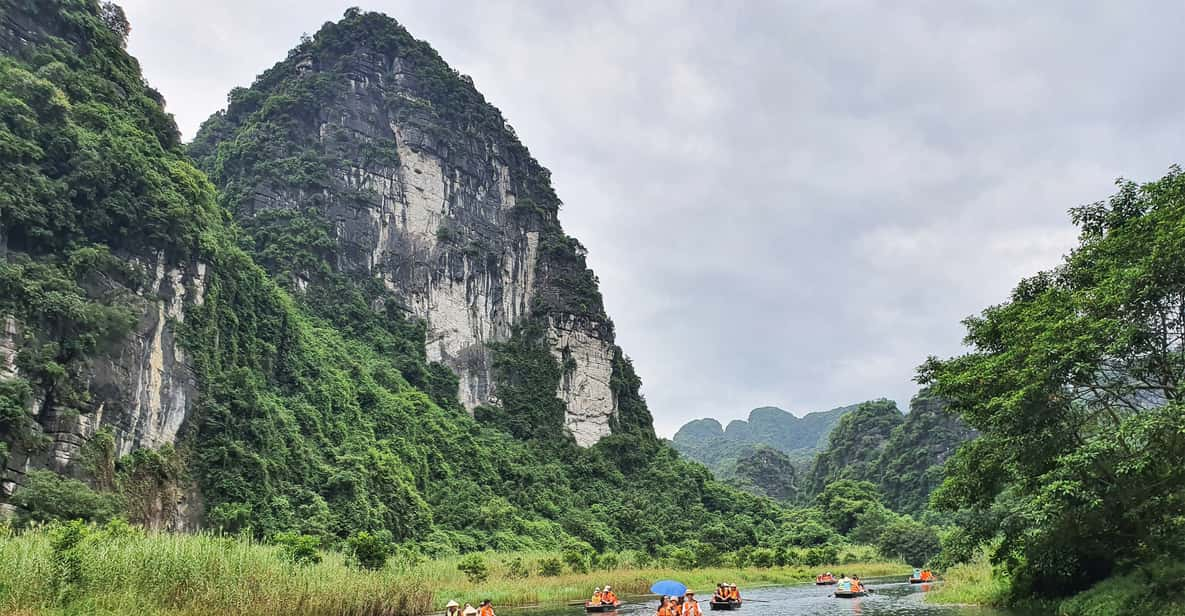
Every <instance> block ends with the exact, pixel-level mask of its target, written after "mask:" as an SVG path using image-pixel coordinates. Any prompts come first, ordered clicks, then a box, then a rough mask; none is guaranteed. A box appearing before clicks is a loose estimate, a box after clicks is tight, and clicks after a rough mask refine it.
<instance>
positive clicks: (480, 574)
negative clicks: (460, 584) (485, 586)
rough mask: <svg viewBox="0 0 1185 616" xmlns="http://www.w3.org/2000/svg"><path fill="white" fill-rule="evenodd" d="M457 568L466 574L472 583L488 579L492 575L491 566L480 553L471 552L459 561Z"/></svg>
mask: <svg viewBox="0 0 1185 616" xmlns="http://www.w3.org/2000/svg"><path fill="white" fill-rule="evenodd" d="M457 570H458V571H460V572H461V573H464V574H465V577H466V578H467V579H468V580H469V581H470V582H472V583H474V584H476V583H478V582H484V581H486V578H488V577H490V566H489V565H488V564H487V563H486V560H485V559H484V558H482V557H481V555H480V554H470V555H468V556H466V557H465V558H462V559H461V561H460V562H458V563H457Z"/></svg>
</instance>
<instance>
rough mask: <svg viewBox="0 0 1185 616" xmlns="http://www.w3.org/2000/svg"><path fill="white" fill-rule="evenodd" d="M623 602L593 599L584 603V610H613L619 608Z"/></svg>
mask: <svg viewBox="0 0 1185 616" xmlns="http://www.w3.org/2000/svg"><path fill="white" fill-rule="evenodd" d="M619 605H621V602H620V601H618V602H616V603H593V602H591V601H589V602H586V603H585V604H584V611H586V612H612V611H615V610H616V609H617V606H619Z"/></svg>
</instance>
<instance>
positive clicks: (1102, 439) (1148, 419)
mask: <svg viewBox="0 0 1185 616" xmlns="http://www.w3.org/2000/svg"><path fill="white" fill-rule="evenodd" d="M1071 216H1072V219H1073V220H1074V222H1075V223H1076V224H1077V225H1078V227H1079V229H1080V231H1081V233H1080V241H1079V244H1078V246H1077V247H1076V248H1075V249H1074V250H1073V251H1072V252H1071V253H1070V254H1069V256H1067V257H1066V258H1065V261H1064V262H1063V263H1062V264H1061V265H1060V266H1058V267H1057V268H1055V269H1052V270H1049V271H1045V272H1040V273H1038V274H1036V275H1034V276H1032V277H1030V278H1027V279H1025V280H1023V281H1021V282H1020V283H1019V284H1018V285H1017V287H1016V289H1015V290H1014V291H1013V292H1012V295H1011V297H1009V298H1008V301H1006V302H1004V303H1002V304H1000V305H997V306H993V307H991V308H988V309H986V310H984V311H983V313H982V314H981V315H979V316H976V317H971V318H969V319H967V321H966V325H967V332H968V333H967V343H968V344H969V345H970V346H971V347H972V349H973V350H972V352H970V353H968V354H966V355H963V356H959V357H955V358H952V359H947V360H939V359H934V358H932V359H930V360H929V361H928V362H927V363H926V364H925V365H924V366H922V368H921V370H920V380H921V381H922V382H923V383H925V384H928V385H930V386H931V388H932V390H933V391H934V393H935V394H937V395H939V396H941V397H942V398H943V399H945V400H947V401H948V403H949V404H950V407H951V409H952V410H953V411H954V412H957V413H959V414H960V415H961V416H962V417H963V419H964V420H965V421H966V422H967V423H968V424H969V425H971V426H972V427H973V428H975V429H976V430H978V431H979V436H978V438H977V439H975V440H973V441H971V442H970V443H968V444H966V445H964V446H963V447H962V448H961V449H960V450H959V451H958V453H957V455H956V456H955V457H954V458H953V459H952V461H951V462H950V463H948V464H947V468H946V478H945V481H944V483H943V484H942V486H941V487H940V488H939V489H938V490H937V491H936V492H935V494H934V495H933V499H932V503H933V504H934V505H935V506H937V507H938V508H939V509H942V510H945V511H947V512H948V513H949V514H950V515H953V516H955V519H956V520H957V521H958V527H959V530H958V531H957V532H954V533H951V534H950V535H948V536H947V537H946V540H945V542H944V553H943V556H942V557H941V558H940V560H942V561H944V562H948V563H953V562H959V561H967V560H971V559H972V558H973V557H974V556H975V555H976V554H977V553H978V552H979V550H980V549H981V547H982V546H987V547H988V550H989V557H990V562H991V564H992V565H993V567H992V569H991V573H992V575H991V576H990V577H986V578H985V577H984V575H983V573H984V570H983V569H977V570H975V571H974V573H975V575H976V576H978V577H977V578H975V579H978V580H980V581H982V583H983V584H984V585H985V588H986V590H983V591H977V592H983V593H984V596H989V597H993V598H994V597H996V596H997V593H1000V594H1003V595H1004V597H1003V601H1005V602H1008V603H1023V602H1028V601H1034V600H1036V601H1049V602H1056V601H1064V600H1065V598H1067V597H1069V596H1071V595H1075V594H1078V593H1083V594H1081V595H1079V596H1078V597H1075V598H1074V599H1071V600H1069V601H1065V602H1064V603H1062V608H1061V609H1062V611H1063V613H1066V614H1107V615H1109V614H1144V613H1166V612H1155V611H1152V610H1146V609H1145V608H1144V607H1141V606H1147V605H1153V604H1159V603H1173V602H1180V601H1181V594H1180V592H1179V591H1178V590H1177V589H1178V588H1179V582H1180V579H1181V577H1180V575H1178V576H1177V578H1175V579H1176V583H1175V584H1173V583H1169V584H1165V585H1158V584H1157V582H1156V580H1158V579H1161V578H1159V575H1160V572H1161V571H1174V572H1178V573H1179V572H1180V567H1179V566H1175V565H1174V566H1163V567H1156V566H1154V565H1152V564H1151V563H1158V562H1160V563H1180V562H1182V561H1185V498H1182V495H1185V406H1183V405H1185V174H1183V173H1182V172H1181V170H1180V169H1178V168H1174V169H1173V170H1172V171H1171V172H1170V173H1169V174H1168V175H1166V176H1165V177H1164V178H1162V179H1160V180H1157V181H1154V182H1150V183H1147V184H1142V185H1141V184H1135V183H1132V182H1122V183H1120V185H1119V191H1118V192H1117V193H1116V194H1115V195H1114V196H1113V197H1111V198H1110V199H1109V200H1108V201H1106V202H1099V203H1095V204H1091V205H1087V206H1083V207H1079V208H1075V209H1074V210H1072V212H1071ZM957 571H959V569H957V568H954V569H951V570H950V571H949V572H948V576H949V573H951V572H957ZM956 579H957V578H956ZM999 580H1002V581H999ZM972 585H974V584H972ZM1162 586H1163V587H1162ZM956 590H957V585H956V586H955V587H953V588H952V589H951V591H950V592H951V593H955V592H956ZM968 592H969V591H968ZM939 596H941V595H939ZM1173 609H1177V610H1178V612H1179V610H1180V604H1179V603H1177V604H1176V607H1175V608H1173Z"/></svg>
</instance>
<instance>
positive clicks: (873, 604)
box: [498, 578, 1022, 616]
mask: <svg viewBox="0 0 1185 616" xmlns="http://www.w3.org/2000/svg"><path fill="white" fill-rule="evenodd" d="M866 583H867V584H868V586H869V588H871V589H872V591H873V593H872V594H870V595H868V596H867V597H857V598H854V599H837V598H835V596H834V595H833V594H832V593H833V592H834V588H835V587H833V586H815V585H814V584H809V585H806V584H804V585H800V586H778V587H771V588H754V589H750V590H748V591H745V595H744V596H745V605H744V607H742V608H741V609H740V610H739V611H737V612H735V613H731V612H730V614H731V615H732V616H840V615H851V614H859V615H860V616H1021V615H1022V613H1021V612H1015V611H1010V610H998V609H989V608H977V607H964V606H940V605H932V604H929V603H925V602H924V601H922V597H923V595H924V594H925V593H926V592H928V591H929V590H930V589H932V588H934V585H933V584H912V585H911V584H909V583H908V582H907V581H905V580H903V579H900V578H891V579H876V580H866ZM627 601H628V602H627V603H625V604H623V605H622V606H621V607H620V608H618V610H617V611H615V612H605V614H607V615H608V616H654V613H655V611H656V610H657V606H658V603H657V601H654V600H649V599H647V598H645V597H629V598H628V599H627ZM498 613H499V615H500V616H583V614H584V608H582V607H564V606H547V607H538V608H525V609H520V610H507V609H502V610H498ZM704 614H705V616H707V610H705V612H704Z"/></svg>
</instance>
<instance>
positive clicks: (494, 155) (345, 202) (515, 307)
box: [192, 47, 617, 446]
mask: <svg viewBox="0 0 1185 616" xmlns="http://www.w3.org/2000/svg"><path fill="white" fill-rule="evenodd" d="M298 51H299V50H298ZM440 62H441V61H440V60H439V58H433V57H427V58H425V57H423V56H422V55H421V56H414V57H413V58H406V57H402V56H400V55H399V54H394V53H389V52H383V51H380V50H378V49H370V48H366V47H354V48H353V49H350V50H348V51H347V52H345V53H344V54H342V55H340V56H339V55H336V54H330V53H305V54H303V55H302V54H301V53H294V54H293V55H292V56H290V58H289V60H288V61H286V62H283V63H280V64H279V65H277V66H276V67H275V68H273V69H272V70H271V71H269V72H268V73H265V74H264V75H263V76H261V79H260V82H257V84H256V86H255V87H254V88H255V89H256V90H260V89H264V88H266V87H267V85H265V82H266V83H270V84H275V83H278V82H286V81H290V80H325V81H326V83H329V84H331V86H329V88H330V89H331V92H332V93H331V94H329V95H328V96H330V97H331V98H332V102H328V103H325V102H322V103H321V104H319V105H317V108H316V110H315V111H314V112H312V113H310V114H307V115H306V114H301V117H303V121H304V122H305V124H304V125H303V126H302V127H301V129H299V132H300V137H299V138H300V139H303V140H304V143H302V144H301V147H304V148H306V149H307V151H312V152H315V153H316V154H317V155H319V156H323V157H324V160H326V161H328V164H329V165H330V167H331V170H330V173H329V176H330V177H329V180H328V183H327V184H326V185H324V186H322V187H320V188H319V189H317V190H310V189H309V188H308V187H306V186H298V185H297V184H296V183H294V182H292V181H291V180H289V179H288V178H286V177H283V176H281V175H269V174H268V172H267V171H261V170H260V169H259V168H258V167H257V168H256V169H254V175H253V176H251V177H252V180H251V181H252V182H254V184H253V185H252V186H251V188H250V194H248V195H246V196H245V198H243V199H241V200H240V201H239V202H238V206H237V208H236V209H237V211H236V215H237V216H239V217H240V219H242V220H248V221H249V220H250V219H252V218H253V217H257V216H259V215H260V214H261V213H264V212H266V211H268V210H275V209H289V210H302V211H307V210H309V209H313V210H315V211H316V212H317V213H318V214H319V215H320V216H321V217H323V218H324V219H325V220H326V221H328V222H329V223H330V225H331V227H332V236H333V239H334V241H335V244H336V248H335V250H334V256H333V259H334V260H335V263H334V266H335V269H337V270H338V271H341V272H346V273H350V274H355V275H364V276H375V277H378V278H379V279H381V281H382V283H383V285H384V286H385V287H386V288H387V289H388V290H390V291H391V292H393V293H394V294H395V296H396V297H398V298H399V299H400V300H401V302H402V303H403V304H404V305H405V306H406V307H407V309H408V310H409V311H410V312H411V313H412V314H414V315H415V316H417V317H419V318H421V319H423V321H424V322H425V323H426V324H427V341H426V347H427V348H426V352H427V356H428V359H429V360H432V361H439V362H441V363H443V364H445V365H447V366H448V367H449V368H451V369H452V370H453V371H455V372H456V373H457V374H458V375H459V377H460V388H459V389H460V390H459V392H458V395H459V399H460V401H461V403H462V404H463V405H464V406H465V407H466V408H467V409H469V410H471V411H472V409H474V408H475V407H477V406H479V405H482V404H487V403H496V402H497V391H496V389H497V388H496V383H494V379H493V376H492V366H491V361H492V358H491V353H490V351H489V348H488V345H489V343H491V342H498V341H505V340H507V339H508V338H509V337H510V336H511V334H512V331H513V327H514V325H515V324H517V323H520V322H521V321H523V320H524V319H526V318H529V317H537V318H541V319H545V321H546V323H547V326H548V327H547V339H548V341H549V342H550V346H551V351H552V355H553V356H554V357H555V358H556V360H557V361H560V362H561V363H562V364H563V365H564V367H565V370H564V377H563V380H562V382H561V383H560V385H559V387H558V389H557V392H556V395H557V397H559V398H560V399H561V400H563V401H564V402H565V404H566V405H567V415H566V418H565V428H566V429H567V431H568V432H570V433H571V435H572V436H573V437H574V438H575V440H576V441H577V443H578V444H580V445H582V446H587V445H591V444H593V443H595V442H596V441H597V440H599V439H600V438H601V437H603V436H606V435H608V434H609V433H610V423H611V420H612V418H613V417H614V415H615V413H616V411H617V404H616V401H615V400H614V396H613V393H612V390H611V387H610V378H611V374H612V364H613V357H614V343H613V335H612V327H611V325H609V322H608V319H607V318H606V317H605V316H604V315H603V313H601V312H600V311H601V309H600V307H599V305H598V306H597V307H596V309H595V310H587V311H583V312H581V311H575V310H573V311H568V310H564V309H559V310H557V309H547V310H541V309H540V305H541V303H544V297H545V296H547V295H548V294H549V293H552V291H553V290H554V289H552V288H550V287H549V285H551V283H550V281H549V279H548V278H547V277H546V276H545V275H544V270H545V269H546V264H545V258H544V257H543V256H542V255H541V252H542V250H541V242H544V241H546V238H547V233H548V232H549V229H558V222H557V221H556V220H555V213H554V211H548V210H546V209H543V208H540V207H538V203H537V202H536V201H535V200H532V199H531V194H530V193H531V191H530V189H529V188H528V187H527V186H528V184H529V182H530V181H532V179H531V178H529V177H528V176H529V175H530V174H535V173H538V171H539V170H537V169H535V168H532V167H531V165H528V164H526V163H525V161H524V157H526V158H529V155H526V154H525V150H523V149H522V147H521V145H519V144H518V142H517V139H516V138H514V136H513V131H512V130H511V129H510V128H509V127H508V126H506V125H505V124H504V123H502V121H501V120H499V122H498V124H497V125H496V126H490V125H489V124H488V123H486V124H481V125H479V120H480V119H479V118H475V117H463V118H461V119H457V118H453V119H445V118H444V117H443V115H442V113H440V110H439V109H437V108H434V106H433V104H432V102H431V101H430V100H429V98H430V97H429V92H428V90H429V89H431V88H433V87H439V84H435V83H426V82H425V79H423V77H422V75H423V72H422V71H419V70H417V69H418V68H422V67H421V66H419V65H418V64H417V63H419V64H423V63H440ZM451 78H453V79H457V77H451ZM460 79H466V78H464V77H460ZM468 87H469V88H472V86H471V85H469V86H468ZM293 115H297V112H296V111H294V112H293ZM222 117H223V118H224V119H225V120H224V121H225V122H226V123H227V124H232V126H225V125H223V126H214V125H213V124H215V120H218V119H219V117H218V116H216V117H215V120H212V122H211V123H210V124H208V125H207V126H206V127H204V128H203V132H204V133H205V134H199V136H198V139H197V140H196V141H195V144H197V145H196V146H195V147H194V148H192V150H194V151H196V150H200V149H202V148H209V149H212V146H211V144H213V143H215V142H217V141H219V140H221V139H232V140H233V139H234V138H235V137H234V136H233V131H234V130H235V129H236V128H237V127H236V126H233V124H234V123H235V122H238V121H241V117H236V113H235V109H234V104H233V103H232V108H231V109H230V110H228V113H227V114H226V115H225V116H222ZM226 118H229V119H226ZM499 118H500V116H499ZM219 131H222V133H221V134H218V133H219ZM195 153H196V155H198V156H199V158H200V156H201V154H200V152H195ZM531 163H532V164H533V161H531ZM543 173H546V172H545V171H544V172H543ZM216 181H217V178H216ZM225 181H226V180H225V178H224V183H225ZM544 181H546V178H544ZM310 275H312V274H310ZM296 278H297V279H296V280H295V281H294V282H295V285H294V286H295V288H297V289H300V288H302V287H303V286H304V285H305V284H306V283H305V281H304V280H302V279H303V276H302V274H300V273H297V274H296ZM578 312H579V313H578Z"/></svg>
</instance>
